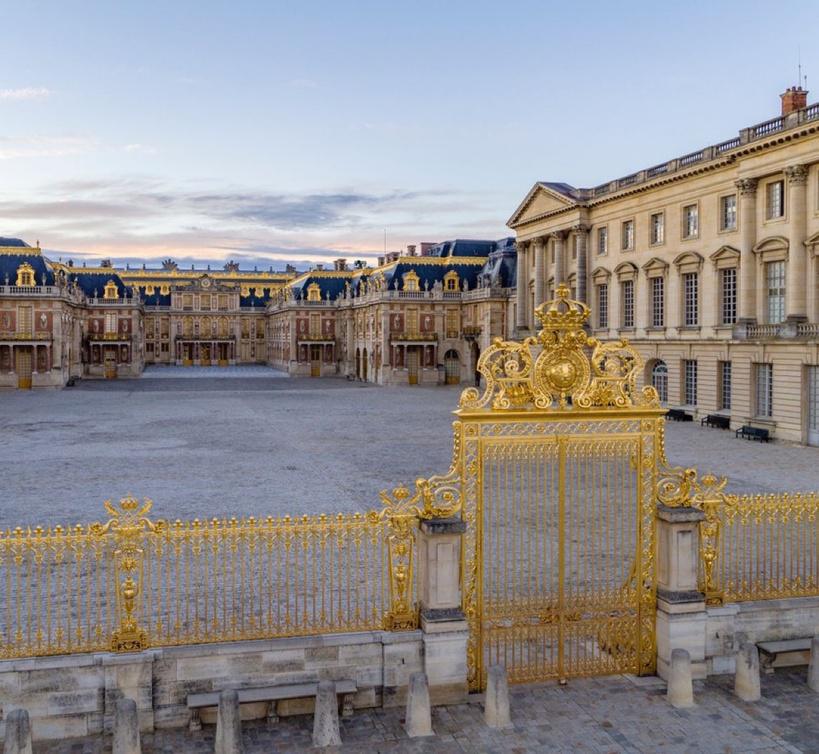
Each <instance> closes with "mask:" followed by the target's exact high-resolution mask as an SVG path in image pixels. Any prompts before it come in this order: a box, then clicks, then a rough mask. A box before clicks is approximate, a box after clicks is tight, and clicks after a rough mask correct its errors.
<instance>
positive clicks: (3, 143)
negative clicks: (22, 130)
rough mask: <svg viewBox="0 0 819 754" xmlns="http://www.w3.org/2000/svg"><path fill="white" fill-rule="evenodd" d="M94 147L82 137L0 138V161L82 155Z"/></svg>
mask: <svg viewBox="0 0 819 754" xmlns="http://www.w3.org/2000/svg"><path fill="white" fill-rule="evenodd" d="M95 145H96V143H95V142H94V140H93V139H89V138H87V137H84V136H0V160H13V159H15V158H19V157H62V156H64V155H71V154H82V153H83V152H88V151H90V150H92V149H93V148H94V147H95Z"/></svg>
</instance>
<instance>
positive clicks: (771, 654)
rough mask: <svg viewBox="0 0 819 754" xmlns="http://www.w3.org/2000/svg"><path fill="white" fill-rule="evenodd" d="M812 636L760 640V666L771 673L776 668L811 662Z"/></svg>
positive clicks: (758, 645) (758, 644)
mask: <svg viewBox="0 0 819 754" xmlns="http://www.w3.org/2000/svg"><path fill="white" fill-rule="evenodd" d="M810 643H811V637H810V636H809V637H807V638H806V639H785V640H783V641H760V642H758V643H757V645H756V647H757V649H758V650H759V666H760V668H761V669H762V670H763V671H764V672H766V673H768V674H770V673H773V672H774V668H791V667H793V666H794V665H807V664H808V663H809V662H810Z"/></svg>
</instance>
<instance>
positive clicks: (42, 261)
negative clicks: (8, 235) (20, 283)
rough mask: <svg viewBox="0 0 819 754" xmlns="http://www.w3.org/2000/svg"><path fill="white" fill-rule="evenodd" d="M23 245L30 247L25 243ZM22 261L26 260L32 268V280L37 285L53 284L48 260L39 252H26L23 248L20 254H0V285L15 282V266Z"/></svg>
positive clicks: (52, 274)
mask: <svg viewBox="0 0 819 754" xmlns="http://www.w3.org/2000/svg"><path fill="white" fill-rule="evenodd" d="M6 240H8V239H6ZM11 240H16V239H11ZM23 247H25V248H31V247H29V246H26V244H23ZM23 262H28V263H29V264H30V265H31V266H32V267H33V268H34V281H35V283H36V284H37V285H44V284H45V285H54V270H52V269H51V265H50V264H49V263H48V260H47V259H46V258H45V257H44V256H41V255H40V254H26V253H25V251H24V250H23V249H21V253H20V254H0V285H14V284H15V283H16V282H17V268H18V267H19V266H20V265H21V264H23ZM43 276H45V278H43ZM44 280H45V282H43V281H44Z"/></svg>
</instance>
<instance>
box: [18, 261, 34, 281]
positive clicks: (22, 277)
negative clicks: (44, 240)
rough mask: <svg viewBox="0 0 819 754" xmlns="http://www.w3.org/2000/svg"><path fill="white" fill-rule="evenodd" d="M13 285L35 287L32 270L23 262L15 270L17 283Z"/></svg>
mask: <svg viewBox="0 0 819 754" xmlns="http://www.w3.org/2000/svg"><path fill="white" fill-rule="evenodd" d="M15 285H28V286H31V285H36V283H35V282H34V268H33V267H32V266H31V265H30V264H29V263H28V262H23V263H22V264H21V265H20V266H19V267H18V268H17V282H16V283H15Z"/></svg>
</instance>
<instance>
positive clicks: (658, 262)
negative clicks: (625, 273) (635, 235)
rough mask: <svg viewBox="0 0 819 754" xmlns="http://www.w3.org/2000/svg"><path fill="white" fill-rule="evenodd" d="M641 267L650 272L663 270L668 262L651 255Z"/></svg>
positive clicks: (666, 267)
mask: <svg viewBox="0 0 819 754" xmlns="http://www.w3.org/2000/svg"><path fill="white" fill-rule="evenodd" d="M643 269H644V270H645V271H646V272H651V271H654V270H661V271H665V270H667V269H668V262H664V261H663V260H662V259H660V258H659V257H653V258H651V259H649V260H648V262H646V263H645V264H644V265H643Z"/></svg>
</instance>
